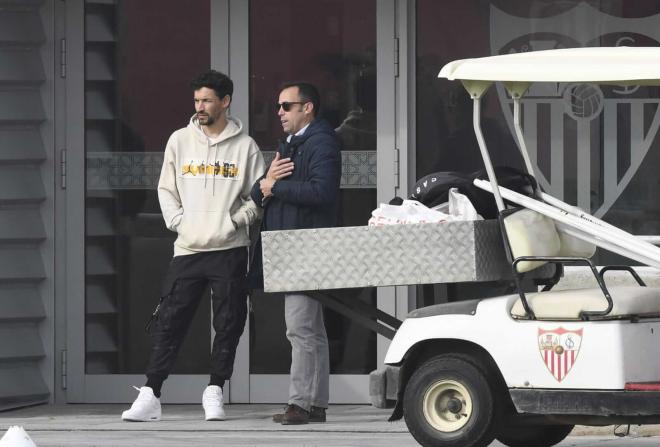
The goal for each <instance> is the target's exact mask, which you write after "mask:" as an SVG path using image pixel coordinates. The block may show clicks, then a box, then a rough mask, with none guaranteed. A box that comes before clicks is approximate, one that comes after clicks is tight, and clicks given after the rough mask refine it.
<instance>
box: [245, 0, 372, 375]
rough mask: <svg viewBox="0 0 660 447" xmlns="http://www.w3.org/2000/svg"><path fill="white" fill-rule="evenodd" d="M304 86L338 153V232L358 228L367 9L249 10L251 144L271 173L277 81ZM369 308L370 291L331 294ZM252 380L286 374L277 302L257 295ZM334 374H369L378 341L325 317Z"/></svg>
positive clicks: (364, 165) (367, 207) (367, 203)
mask: <svg viewBox="0 0 660 447" xmlns="http://www.w3.org/2000/svg"><path fill="white" fill-rule="evenodd" d="M292 80H307V81H309V82H312V83H313V84H315V85H316V86H317V87H318V88H319V90H320V93H321V102H322V105H321V112H322V116H324V117H325V118H326V119H327V120H328V121H329V122H330V123H331V125H332V126H334V127H335V129H336V131H337V133H338V134H339V135H340V137H341V139H342V143H343V149H342V159H343V168H342V174H343V176H342V190H341V200H342V214H341V224H342V225H344V226H350V225H366V224H367V220H368V219H369V217H370V213H371V210H372V209H374V208H375V207H376V2H375V0H359V1H355V0H321V1H315V2H313V6H312V4H311V3H310V2H307V1H304V0H284V1H277V2H273V1H270V0H252V1H251V2H250V134H251V135H252V136H253V137H254V139H255V140H256V141H257V143H258V144H259V147H260V148H261V149H262V150H263V151H265V155H266V161H267V162H268V163H269V162H270V160H271V159H272V157H273V156H274V152H273V151H274V150H275V148H276V145H277V141H278V140H279V139H281V138H283V137H284V136H285V135H284V134H283V132H282V126H281V124H280V120H279V117H278V116H277V113H276V112H275V110H274V107H273V104H275V103H276V102H277V97H278V94H279V87H280V85H281V84H282V83H283V82H285V81H292ZM337 293H339V294H342V295H346V296H349V297H350V298H351V299H356V300H362V301H365V302H368V303H371V304H375V303H376V291H375V289H356V290H343V291H339V292H337ZM252 303H253V308H254V313H253V316H252V317H251V318H252V319H253V320H252V321H251V323H252V324H251V331H252V332H251V334H250V335H251V338H250V341H251V347H250V372H251V373H253V374H288V372H289V365H290V351H291V348H290V345H289V343H288V341H287V339H286V337H285V325H284V304H283V298H282V296H277V295H275V296H273V295H263V294H259V293H257V294H255V296H253V301H252ZM325 320H326V329H327V332H328V340H329V344H330V364H331V365H330V367H331V373H334V374H339V373H343V374H365V373H368V372H370V371H372V370H373V369H375V368H376V337H375V334H374V333H373V332H371V331H368V330H366V329H363V328H362V327H360V326H359V325H357V324H355V323H354V322H353V321H351V320H349V319H347V318H344V317H343V316H341V315H339V314H337V313H335V312H333V311H331V310H329V309H325Z"/></svg>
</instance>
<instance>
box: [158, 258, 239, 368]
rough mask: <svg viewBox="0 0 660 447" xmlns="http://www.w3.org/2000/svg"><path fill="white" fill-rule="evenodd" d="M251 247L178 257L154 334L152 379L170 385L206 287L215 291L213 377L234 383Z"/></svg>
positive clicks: (174, 260)
mask: <svg viewBox="0 0 660 447" xmlns="http://www.w3.org/2000/svg"><path fill="white" fill-rule="evenodd" d="M246 270H247V247H238V248H232V249H229V250H220V251H211V252H202V253H196V254H192V255H185V256H176V257H174V258H173V259H172V262H171V263H170V268H169V271H168V273H167V277H166V279H165V284H164V285H163V292H162V298H161V302H160V307H159V309H158V313H157V315H156V317H155V322H154V325H153V329H152V332H151V333H152V341H153V346H152V348H151V355H150V358H149V364H148V366H147V371H146V374H147V376H152V377H158V378H160V379H162V380H165V379H166V378H167V376H168V375H169V373H170V371H171V370H172V366H173V365H174V361H175V360H176V356H177V354H178V352H179V348H180V347H181V344H182V343H183V339H184V337H185V335H186V333H187V332H188V328H189V327H190V323H191V321H192V319H193V316H194V315H195V311H196V310H197V307H198V306H199V302H200V300H201V299H202V295H203V293H204V290H205V289H206V287H207V285H209V284H210V285H211V297H212V309H213V329H214V330H215V338H214V339H213V348H212V350H211V371H210V373H211V374H215V375H217V376H219V377H220V378H223V379H229V378H230V377H231V374H232V371H233V369H234V357H235V356H236V347H237V346H238V341H239V339H240V337H241V334H242V333H243V328H244V327H245V320H246V317H247V286H246Z"/></svg>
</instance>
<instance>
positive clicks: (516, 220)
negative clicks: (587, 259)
mask: <svg viewBox="0 0 660 447" xmlns="http://www.w3.org/2000/svg"><path fill="white" fill-rule="evenodd" d="M504 227H505V228H506V234H507V237H508V239H509V246H510V247H511V254H512V255H513V258H514V259H515V258H519V257H521V256H542V257H547V256H557V255H558V254H559V249H560V242H559V235H558V234H557V230H556V228H555V224H554V222H553V221H552V219H550V218H548V217H546V216H544V215H543V214H541V213H537V212H536V211H532V210H530V209H521V210H519V211H516V212H515V213H513V214H511V215H509V216H507V217H505V218H504ZM543 264H545V262H544V261H522V262H520V263H518V265H517V266H516V268H517V270H518V272H520V273H524V272H528V271H530V270H533V269H535V268H537V267H540V266H542V265H543Z"/></svg>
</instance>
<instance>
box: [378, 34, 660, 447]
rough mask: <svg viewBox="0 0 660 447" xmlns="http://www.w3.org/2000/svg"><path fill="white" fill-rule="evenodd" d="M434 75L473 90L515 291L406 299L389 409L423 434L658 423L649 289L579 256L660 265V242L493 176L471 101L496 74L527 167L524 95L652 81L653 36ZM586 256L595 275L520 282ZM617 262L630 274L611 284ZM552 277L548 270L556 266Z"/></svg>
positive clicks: (465, 441)
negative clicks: (561, 285)
mask: <svg viewBox="0 0 660 447" xmlns="http://www.w3.org/2000/svg"><path fill="white" fill-rule="evenodd" d="M439 77H442V78H447V79H449V80H459V81H461V82H462V84H463V86H464V87H465V89H466V90H467V92H468V94H469V95H470V96H471V98H472V99H473V103H474V115H473V119H474V131H475V134H476V137H477V141H478V143H479V147H480V150H481V155H482V158H483V161H484V164H485V167H486V170H487V172H488V176H489V180H488V181H484V180H476V181H475V185H476V186H477V187H479V188H481V189H483V190H486V191H489V192H490V193H492V194H493V195H494V199H495V202H496V203H497V207H498V209H499V219H498V221H499V226H500V230H501V235H502V237H503V242H504V250H505V252H506V255H507V258H508V259H507V261H508V266H509V268H510V269H511V275H512V277H513V279H514V281H515V283H516V284H517V286H518V287H517V289H518V290H517V293H514V294H511V295H508V296H500V297H496V298H490V299H484V300H473V301H465V302H458V303H450V304H440V305H435V306H431V307H427V308H422V309H418V310H415V311H413V312H411V313H410V314H409V315H408V317H407V318H406V319H405V320H404V321H403V323H402V324H401V325H400V327H399V328H398V329H397V331H396V334H395V335H394V338H393V339H392V342H391V344H390V347H389V350H388V352H387V355H386V358H385V363H386V364H388V365H392V366H398V367H400V372H399V388H398V402H397V406H396V408H395V411H394V414H393V416H392V418H393V419H397V418H401V417H402V416H403V417H404V418H405V421H406V424H407V426H408V428H409V429H410V432H411V434H412V435H413V436H414V437H415V439H416V440H417V441H418V442H419V443H420V444H422V445H424V446H442V447H449V446H456V447H471V446H486V445H488V444H489V443H490V442H491V441H492V440H493V439H494V438H495V439H498V440H499V441H500V442H502V443H503V444H505V445H507V446H511V447H514V446H521V447H522V446H536V447H539V446H552V445H555V444H557V443H559V442H560V441H561V440H563V439H564V438H565V437H566V436H567V435H568V434H569V433H570V431H571V429H572V428H573V426H574V425H575V424H581V425H610V424H650V423H660V289H656V288H650V287H646V286H645V284H644V282H643V281H642V279H641V278H640V277H639V276H638V275H637V273H636V272H635V271H634V269H632V268H630V267H626V266H607V267H603V268H601V269H600V270H598V269H597V268H596V267H595V266H594V265H593V264H592V263H591V261H590V260H589V258H590V257H591V256H592V255H593V253H594V250H595V248H596V247H601V248H603V249H606V250H609V251H612V252H614V253H617V254H619V255H622V256H625V257H627V258H630V259H632V260H634V261H637V262H639V263H641V264H644V265H648V266H651V267H655V268H660V248H658V247H656V246H654V245H652V244H650V243H648V242H646V241H644V240H642V239H641V238H639V237H636V236H633V235H631V234H629V233H627V232H625V231H622V230H620V229H619V228H617V227H614V226H612V225H609V224H607V223H605V222H603V221H602V220H600V219H598V218H596V217H594V216H591V215H588V214H586V213H584V212H583V211H582V210H580V209H578V208H576V207H573V206H570V205H568V204H566V203H564V202H562V201H560V200H558V199H556V198H554V197H552V196H550V195H548V194H545V193H544V192H542V191H541V190H540V189H537V190H536V191H534V193H533V194H532V195H531V196H526V195H523V194H519V193H516V192H514V191H511V190H508V189H506V188H502V187H500V186H499V185H498V181H497V178H496V177H495V173H494V169H493V165H492V163H491V160H490V156H489V153H488V149H487V146H486V142H485V140H484V137H483V135H482V133H481V129H480V100H481V97H482V95H483V94H484V93H485V92H486V91H487V90H488V88H489V87H490V86H491V85H492V84H493V83H495V82H501V83H502V84H503V87H504V88H505V89H506V91H507V92H508V94H509V95H510V97H511V98H512V100H513V108H514V110H513V112H514V128H515V134H516V139H517V143H518V146H519V148H520V152H521V154H522V157H523V160H524V163H525V166H526V169H527V171H528V173H529V174H531V175H534V169H533V166H532V163H531V160H530V157H529V155H528V151H527V149H526V146H525V139H524V138H523V129H522V126H521V119H520V117H521V108H522V107H523V105H522V101H521V98H522V97H523V96H524V94H525V92H526V91H527V90H528V88H529V87H530V84H532V83H535V82H550V83H587V84H610V85H660V48H627V47H617V48H577V49H559V50H548V51H538V52H530V53H518V54H508V55H501V56H492V57H484V58H475V59H465V60H457V61H454V62H451V63H449V64H447V65H446V66H445V67H443V68H442V70H441V71H440V74H439ZM542 265H546V266H547V265H552V266H555V267H556V268H557V271H558V272H561V269H562V268H563V266H565V265H584V266H587V267H588V269H590V270H591V272H593V275H594V278H595V281H596V284H597V287H595V288H593V289H579V290H561V291H554V290H552V286H553V283H554V282H556V281H554V282H550V283H548V284H546V285H545V286H544V287H543V288H542V290H540V291H538V292H531V293H530V292H527V293H526V292H524V291H523V288H522V287H521V284H522V281H523V278H524V277H525V276H526V275H529V274H531V273H532V272H534V271H535V270H536V269H538V268H539V266H542ZM611 270H626V271H627V272H628V273H629V274H630V275H631V276H632V277H633V278H634V280H635V281H636V283H637V284H638V285H636V286H633V287H608V285H607V284H606V281H605V279H606V278H605V277H606V275H605V273H606V272H608V271H611ZM557 277H558V276H557Z"/></svg>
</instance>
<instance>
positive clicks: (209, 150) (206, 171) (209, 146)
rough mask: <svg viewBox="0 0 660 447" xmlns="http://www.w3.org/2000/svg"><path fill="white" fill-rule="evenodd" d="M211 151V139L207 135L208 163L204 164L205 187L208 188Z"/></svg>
mask: <svg viewBox="0 0 660 447" xmlns="http://www.w3.org/2000/svg"><path fill="white" fill-rule="evenodd" d="M209 152H211V139H210V138H209V137H208V136H207V137H206V163H205V165H204V189H206V179H207V178H208V172H209Z"/></svg>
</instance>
